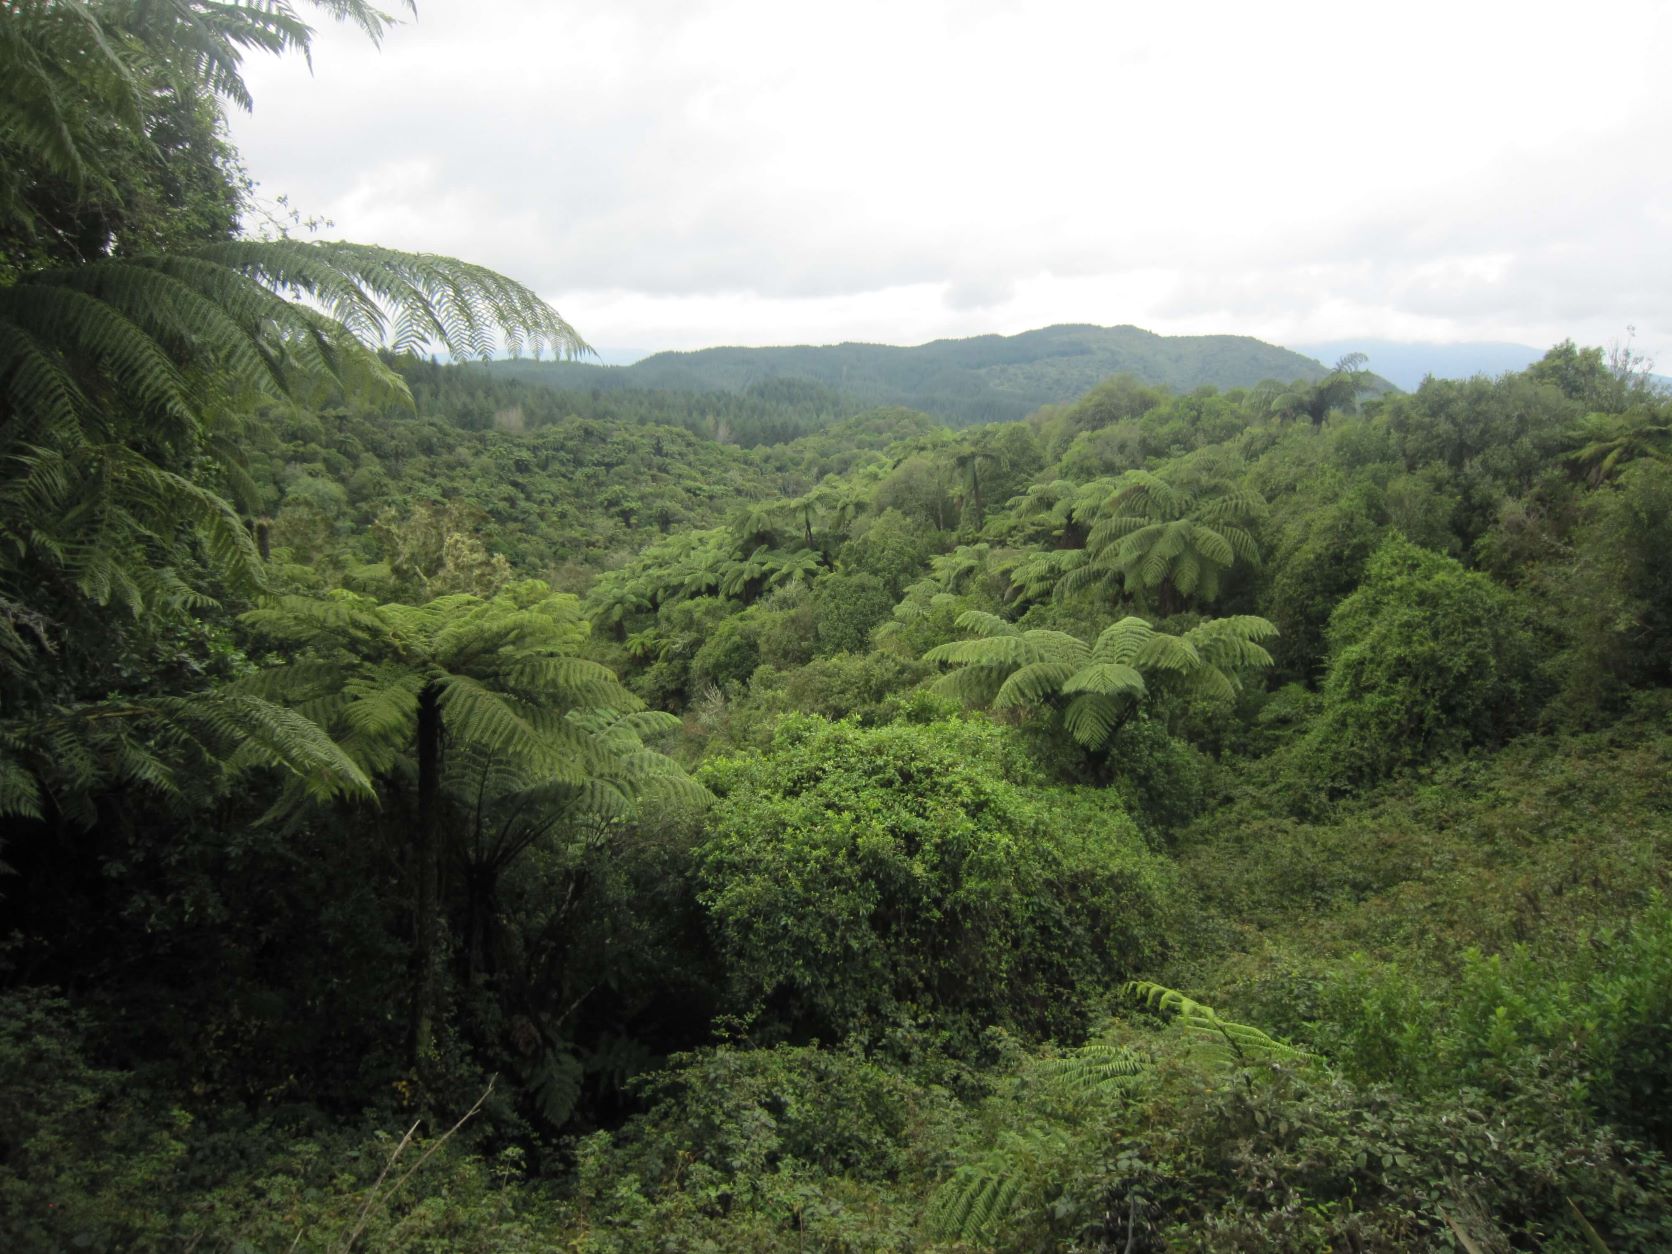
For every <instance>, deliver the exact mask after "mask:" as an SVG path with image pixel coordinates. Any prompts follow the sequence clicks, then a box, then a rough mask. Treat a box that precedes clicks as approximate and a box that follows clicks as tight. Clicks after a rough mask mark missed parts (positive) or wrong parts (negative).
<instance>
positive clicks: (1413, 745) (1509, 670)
mask: <svg viewBox="0 0 1672 1254" xmlns="http://www.w3.org/2000/svg"><path fill="white" fill-rule="evenodd" d="M1329 648H1330V660H1329V670H1328V672H1327V674H1326V676H1325V679H1324V688H1323V694H1324V708H1323V712H1322V715H1321V717H1320V718H1319V720H1318V723H1317V725H1316V726H1315V727H1314V729H1313V733H1312V735H1311V737H1310V740H1309V742H1308V745H1307V749H1308V751H1309V753H1310V754H1311V755H1313V756H1314V758H1315V759H1316V761H1317V762H1318V764H1319V765H1320V766H1321V767H1322V770H1323V773H1324V774H1325V775H1326V776H1327V777H1328V778H1330V779H1331V780H1332V781H1333V782H1336V783H1341V784H1347V785H1362V784H1366V783H1371V782H1374V781H1376V780H1378V779H1382V778H1385V777H1387V776H1389V775H1392V774H1395V773H1396V772H1398V771H1400V770H1402V769H1404V768H1407V767H1410V766H1413V765H1415V764H1418V763H1421V762H1427V761H1430V760H1432V759H1434V758H1436V757H1439V756H1441V755H1443V754H1445V753H1448V752H1452V751H1455V750H1459V749H1466V748H1471V747H1474V746H1479V745H1490V744H1496V743H1500V742H1502V741H1504V740H1506V739H1508V738H1509V737H1510V736H1511V735H1513V734H1514V733H1515V732H1516V731H1518V730H1520V729H1521V728H1522V727H1524V726H1525V725H1526V722H1527V719H1528V717H1529V716H1530V714H1531V712H1532V711H1533V709H1534V708H1535V698H1536V695H1537V684H1536V669H1537V652H1536V648H1535V643H1534V640H1533V637H1532V634H1531V632H1530V631H1529V630H1528V629H1527V627H1526V626H1525V614H1524V613H1523V611H1522V609H1521V606H1520V604H1519V603H1518V602H1517V600H1516V598H1515V597H1514V595H1513V594H1512V593H1510V592H1508V591H1507V590H1505V589H1504V588H1501V587H1499V586H1498V585H1497V584H1496V583H1494V582H1493V581H1492V580H1491V579H1490V578H1489V577H1487V576H1485V575H1480V574H1474V573H1471V572H1469V571H1466V570H1464V569H1463V568H1462V567H1461V566H1460V565H1458V563H1457V562H1455V561H1453V560H1452V559H1451V558H1449V557H1444V556H1442V555H1441V554H1438V553H1432V552H1429V551H1427V550H1425V549H1420V548H1418V547H1417V546H1415V545H1413V544H1411V543H1410V542H1409V541H1407V540H1406V539H1404V538H1403V537H1402V536H1399V535H1393V536H1390V537H1389V538H1388V539H1387V540H1385V541H1384V542H1383V543H1382V546H1381V547H1380V548H1379V549H1377V550H1376V553H1375V555H1374V556H1373V557H1372V558H1371V559H1370V562H1369V565H1368V567H1367V568H1366V571H1365V577H1364V582H1363V583H1361V584H1360V585H1359V587H1358V589H1357V590H1356V591H1355V592H1354V593H1353V594H1352V595H1351V596H1349V597H1348V598H1347V599H1346V600H1344V601H1343V602H1342V603H1341V604H1340V605H1339V606H1338V607H1336V610H1335V612H1334V613H1333V614H1332V615H1331V616H1330V624H1329Z"/></svg>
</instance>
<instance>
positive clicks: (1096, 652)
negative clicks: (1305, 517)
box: [923, 611, 1277, 749]
mask: <svg viewBox="0 0 1672 1254" xmlns="http://www.w3.org/2000/svg"><path fill="white" fill-rule="evenodd" d="M958 626H959V627H960V628H961V629H962V630H964V631H966V632H969V633H971V634H972V636H973V637H974V638H973V639H969V640H958V641H953V642H951V643H949V644H943V645H938V646H936V647H935V648H932V649H930V650H929V651H928V652H927V653H925V654H924V655H923V656H924V658H925V660H927V661H930V662H945V663H949V664H951V665H952V666H954V667H956V668H957V669H955V670H952V671H949V672H948V673H947V674H945V675H943V676H942V677H941V678H940V679H939V680H938V681H937V684H936V687H937V690H938V691H940V692H944V693H946V694H947V695H948V696H952V697H955V698H957V699H959V700H961V701H963V702H965V703H966V704H968V705H990V706H992V707H993V708H994V709H1013V708H1018V707H1027V706H1034V707H1047V708H1052V709H1057V710H1060V713H1061V717H1062V720H1063V726H1064V727H1065V728H1066V729H1067V731H1068V733H1069V735H1071V736H1072V737H1074V739H1075V740H1077V741H1078V742H1079V743H1081V744H1082V745H1085V746H1086V747H1087V748H1092V749H1096V748H1100V747H1102V746H1103V745H1105V744H1107V743H1108V741H1109V740H1110V738H1111V737H1112V736H1113V734H1114V733H1115V732H1116V731H1117V730H1118V729H1119V728H1120V726H1121V725H1122V724H1123V723H1124V722H1125V721H1126V719H1128V718H1129V717H1131V715H1132V714H1133V712H1134V711H1136V710H1137V709H1138V708H1139V707H1140V706H1141V705H1142V704H1143V703H1144V702H1145V701H1146V700H1147V699H1148V698H1149V696H1150V689H1151V685H1152V684H1154V683H1156V682H1158V681H1159V682H1166V683H1174V684H1179V685H1182V686H1184V687H1186V688H1189V689H1191V690H1193V691H1195V692H1197V693H1200V694H1203V695H1208V696H1218V697H1222V698H1228V697H1231V696H1234V695H1235V693H1236V691H1237V688H1238V685H1239V684H1240V682H1241V677H1242V675H1243V674H1244V673H1246V672H1249V671H1256V670H1260V669H1264V668H1265V667H1269V666H1270V665H1271V664H1272V659H1271V655H1270V654H1269V653H1267V652H1266V650H1265V649H1263V648H1262V647H1261V646H1260V645H1259V644H1258V643H1256V642H1257V641H1260V640H1268V639H1271V638H1272V637H1273V636H1275V635H1276V634H1277V629H1276V627H1274V626H1273V625H1272V624H1271V623H1269V622H1267V621H1266V620H1265V619H1263V618H1255V617H1253V616H1251V615H1236V616H1232V617H1229V618H1220V619H1207V620H1205V621H1204V622H1201V623H1198V624H1197V625H1196V626H1195V627H1192V628H1191V629H1190V630H1189V631H1187V632H1185V633H1184V634H1183V635H1182V636H1172V635H1168V634H1166V633H1165V632H1159V631H1156V630H1155V628H1154V627H1152V626H1151V625H1150V624H1149V623H1148V622H1147V621H1146V620H1144V619H1142V618H1139V617H1137V616H1136V615H1129V616H1127V617H1126V618H1123V619H1121V620H1120V621H1119V622H1116V623H1113V624H1111V625H1110V626H1108V627H1107V628H1105V629H1104V630H1103V631H1102V632H1101V633H1099V635H1098V637H1097V639H1096V641H1094V642H1093V643H1092V644H1090V645H1087V644H1086V643H1085V642H1084V641H1082V640H1079V639H1076V638H1075V637H1073V636H1071V635H1068V634H1067V633H1065V632H1060V631H1047V630H1039V629H1035V630H1032V631H1023V630H1022V629H1021V628H1019V627H1017V626H1016V625H1015V624H1014V623H1011V622H1008V621H1006V620H1005V619H1003V618H1000V617H999V616H998V615H995V614H988V613H984V612H980V611H969V612H967V613H964V614H962V615H960V616H959V618H958Z"/></svg>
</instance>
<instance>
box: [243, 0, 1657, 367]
mask: <svg viewBox="0 0 1672 1254" xmlns="http://www.w3.org/2000/svg"><path fill="white" fill-rule="evenodd" d="M1595 12H1596V13H1597V17H1596V18H1595V19H1594V20H1592V21H1591V22H1589V23H1586V22H1584V21H1581V20H1580V19H1579V18H1578V17H1577V16H1576V11H1575V10H1573V9H1572V7H1571V6H1569V5H1555V4H1548V5H1540V4H1528V3H1521V4H1514V5H1509V4H1495V3H1477V4H1468V5H1459V4H1455V3H1452V4H1445V5H1441V4H1433V3H1406V4H1400V5H1387V4H1379V5H1351V6H1343V5H1339V4H1314V3H1305V4H1294V3H1291V4H1282V3H1280V4H1277V5H1268V6H1253V5H1246V4H1230V3H1192V4H1190V5H1167V6H1162V5H1151V4H1139V3H1136V2H1135V0H1121V2H1114V0H1100V2H1088V3H1065V2H1059V3H1051V2H1048V0H1034V2H1033V3H1028V4H1025V5H1024V4H1021V3H1012V2H1009V0H980V2H973V3H972V0H891V2H889V3H882V2H879V0H846V2H845V3H843V4H840V5H815V4H795V5H789V4H783V3H781V2H780V0H772V2H767V0H735V2H731V0H690V2H688V3H684V2H677V0H617V2H616V3H613V4H611V5H609V6H607V7H606V6H598V5H595V4H589V5H585V6H583V5H580V4H575V3H570V2H568V0H563V2H561V3H554V2H551V0H426V3H425V4H424V5H422V6H421V14H422V18H421V21H419V22H418V23H417V24H415V25H410V26H406V27H402V28H400V29H398V30H396V31H394V32H393V33H392V34H391V35H390V36H389V38H388V39H387V41H386V43H385V45H384V47H383V49H382V50H381V51H379V50H376V49H374V48H372V47H370V46H369V45H368V44H366V43H365V41H364V40H362V39H360V38H359V37H358V36H357V35H356V34H355V33H354V32H352V31H347V30H335V29H333V30H330V31H327V32H324V33H322V37H321V39H320V41H319V45H318V48H317V50H316V53H315V58H314V62H315V71H314V75H313V76H312V77H311V78H310V77H309V75H308V73H307V71H306V68H305V67H304V66H303V65H302V64H301V62H300V61H297V60H291V61H289V62H252V64H251V66H250V74H249V78H250V81H251V85H252V87H253V88H254V91H255V96H256V112H255V114H254V115H253V116H252V117H249V118H247V119H239V120H238V121H237V123H236V131H235V133H236V137H237V139H238V140H239V142H240V144H241V145H242V146H243V148H244V150H245V153H246V156H247V158H248V160H249V162H250V165H251V168H252V170H253V171H254V172H255V174H256V175H257V177H258V178H260V179H261V180H262V181H263V183H264V185H265V186H266V187H268V188H270V189H272V190H273V191H275V192H280V191H282V192H286V193H288V194H289V195H290V196H291V197H292V198H293V199H294V200H295V202H296V203H297V204H298V205H299V206H300V207H301V208H302V209H303V210H304V211H306V212H314V213H321V214H324V215H326V216H329V217H331V218H332V219H334V221H335V222H336V226H337V233H338V234H341V235H343V236H345V237H349V238H361V239H370V240H377V241H379V242H383V243H388V244H392V245H397V246H403V247H410V248H421V249H430V250H435V251H443V252H450V253H455V254H458V255H462V256H466V257H469V258H470V259H472V260H476V261H480V262H483V263H485V264H488V265H492V266H495V267H496V268H499V269H502V270H505V271H506V272H508V273H511V274H514V275H516V276H518V277H520V278H523V279H525V280H526V281H528V282H530V283H531V284H533V285H534V286H536V287H537V288H538V289H539V290H540V291H541V292H542V294H544V295H546V296H547V297H548V298H549V299H551V300H552V301H553V302H554V303H555V304H557V305H558V307H559V308H561V309H562V310H563V311H564V312H565V314H566V315H568V316H569V317H570V318H571V319H572V320H574V321H575V322H576V323H577V325H579V326H580V327H581V328H582V330H583V331H585V332H586V333H587V334H588V336H589V337H590V338H591V339H593V340H594V341H595V342H598V343H604V344H609V343H619V344H632V345H646V346H654V345H667V346H670V347H690V346H695V345H698V344H706V343H716V342H783V341H784V340H786V339H791V338H803V339H810V340H827V339H832V338H841V337H849V338H864V339H871V340H881V341H889V342H910V341H913V340H917V339H925V338H932V337H934V336H937V335H959V334H972V333H977V332H981V331H990V330H1001V331H1014V330H1021V329H1025V328H1026V327H1028V326H1036V325H1042V324H1045V323H1049V322H1060V321H1096V322H1105V323H1116V322H1133V323H1137V324H1139V325H1143V326H1148V327H1151V328H1152V329H1155V330H1158V331H1175V332H1176V331H1231V332H1246V333H1249V334H1256V335H1260V336H1262V337H1265V338H1274V339H1281V338H1298V337H1301V336H1308V337H1313V338H1326V337H1336V336H1342V335H1352V334H1358V335H1395V334H1408V335H1416V336H1421V337H1426V338H1437V339H1454V338H1471V339H1497V340H1501V339H1524V340H1527V341H1528V342H1531V343H1535V344H1540V343H1546V342H1549V341H1551V340H1554V339H1558V338H1561V337H1562V336H1565V335H1573V336H1575V337H1577V338H1579V339H1581V340H1589V341H1593V342H1602V341H1605V340H1607V339H1609V338H1611V337H1613V336H1616V335H1618V334H1620V333H1621V329H1622V328H1623V327H1624V325H1625V324H1626V323H1627V322H1633V323H1635V324H1636V325H1637V327H1638V328H1639V335H1640V340H1641V342H1642V343H1643V344H1644V345H1645V346H1646V347H1648V348H1649V349H1650V350H1651V351H1654V350H1655V349H1656V348H1657V347H1658V345H1659V344H1661V343H1668V344H1672V283H1668V282H1667V279H1668V278H1672V275H1669V274H1668V273H1667V271H1668V269H1669V267H1672V260H1669V259H1672V247H1669V245H1672V216H1669V214H1668V211H1667V209H1666V206H1667V205H1668V204H1669V203H1672V194H1669V193H1672V169H1669V168H1668V167H1666V166H1665V164H1664V163H1662V162H1660V161H1658V159H1657V158H1656V155H1655V154H1656V147H1655V144H1656V141H1657V139H1658V135H1657V133H1656V129H1655V128H1656V127H1657V126H1658V124H1659V122H1660V119H1663V118H1665V117H1667V116H1669V112H1672V111H1669V108H1668V106H1669V105H1672V78H1668V77H1667V76H1663V75H1661V74H1660V73H1659V72H1658V71H1659V68H1660V67H1659V63H1658V62H1659V56H1658V49H1660V48H1662V47H1664V46H1666V36H1667V35H1668V33H1672V29H1669V28H1672V18H1669V15H1668V11H1667V8H1666V7H1665V6H1662V5H1659V4H1656V3H1650V2H1644V3H1630V4H1627V3H1622V4H1616V5H1610V6H1605V8H1604V9H1599V10H1595ZM1660 355H1661V356H1663V357H1664V356H1667V355H1668V354H1665V353H1661V354H1660Z"/></svg>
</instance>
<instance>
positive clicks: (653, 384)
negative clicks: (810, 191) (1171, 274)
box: [481, 326, 1388, 427]
mask: <svg viewBox="0 0 1672 1254" xmlns="http://www.w3.org/2000/svg"><path fill="white" fill-rule="evenodd" d="M1332 360H1333V359H1332ZM481 368H482V369H485V370H487V371H490V372H491V373H493V374H495V375H499V376H502V377H511V378H517V379H522V380H526V381H528V382H531V383H540V384H543V385H545V386H547V387H552V388H557V389H561V390H566V391H570V392H576V393H585V392H590V391H597V392H600V393H603V394H606V395H607V394H609V393H612V392H624V391H629V390H631V391H634V392H640V391H646V390H648V391H664V392H675V393H685V394H691V393H695V394H699V395H704V396H713V394H716V393H719V394H721V395H732V396H739V397H742V398H744V400H743V401H742V402H738V401H736V400H734V401H732V402H731V403H732V404H742V405H747V402H748V401H750V400H760V401H767V402H770V403H771V404H773V405H774V406H775V407H776V408H777V409H778V410H779V411H780V412H791V413H797V412H808V411H812V412H817V411H818V409H819V407H821V406H824V407H829V406H831V405H832V404H836V403H838V402H845V403H847V404H849V405H852V406H855V407H860V408H863V407H865V406H872V405H901V406H905V407H907V408H909V409H917V410H921V411H923V412H924V413H928V414H933V415H935V416H936V417H937V418H940V419H942V420H943V421H944V422H946V423H947V424H948V425H949V426H954V427H962V426H968V425H970V424H972V423H981V422H1002V421H1011V420H1015V419H1020V418H1023V417H1026V416H1027V415H1028V414H1029V413H1032V412H1033V411H1034V410H1035V409H1038V408H1039V407H1040V406H1041V405H1047V404H1054V403H1058V402H1064V401H1072V400H1074V399H1075V398H1076V397H1078V396H1080V395H1081V394H1082V393H1084V392H1086V391H1088V390H1089V389H1091V388H1092V387H1094V386H1095V385H1096V384H1098V383H1099V382H1101V381H1102V380H1104V379H1107V378H1109V377H1110V376H1112V375H1117V374H1130V375H1132V376H1134V377H1135V378H1137V379H1139V380H1140V381H1142V382H1144V383H1147V384H1153V385H1159V386H1162V387H1165V388H1169V389H1171V390H1173V391H1178V392H1188V391H1192V390H1194V389H1195V388H1198V387H1216V388H1231V387H1252V386H1254V385H1255V384H1257V383H1260V382H1262V381H1264V380H1267V379H1273V380H1278V381H1281V382H1283V383H1294V382H1302V383H1316V382H1317V381H1319V380H1320V379H1323V378H1324V377H1325V376H1326V375H1328V374H1329V371H1328V370H1327V369H1326V368H1324V367H1323V366H1320V365H1319V364H1318V362H1316V361H1313V360H1312V359H1311V358H1307V357H1302V356H1301V355H1300V354H1298V353H1291V352H1289V351H1288V350H1287V349H1282V348H1275V347H1273V346H1272V345H1270V344H1262V343H1261V342H1260V341H1259V340H1255V339H1250V338H1249V337H1248V336H1245V335H1175V336H1165V335H1156V334H1154V333H1153V332H1150V331H1144V330H1141V329H1140V328H1138V327H1093V326H1056V327H1045V328H1043V329H1041V330H1038V331H1026V332H1023V333H1022V334H1020V335H978V336H974V337H972V338H970V339H966V340H936V341H935V342H934V343H932V344H922V345H918V346H917V347H915V348H895V347H891V346H889V345H886V344H833V345H826V346H823V347H816V348H815V347H798V348H705V349H701V350H699V351H697V352H690V353H657V354H655V355H654V356H652V357H647V358H645V359H644V360H643V361H639V362H635V363H634V364H633V365H631V366H596V365H591V364H588V363H584V362H556V363H551V362H548V363H544V364H542V363H539V362H529V361H521V362H518V361H510V362H503V361H502V362H495V363H493V364H492V365H489V366H486V367H481ZM1366 384H1367V386H1369V387H1371V388H1373V389H1374V390H1375V391H1378V392H1380V391H1385V390H1387V386H1388V385H1387V384H1386V383H1385V382H1384V381H1382V380H1380V379H1375V378H1369V379H1367V380H1366ZM600 399H601V398H600ZM707 403H709V404H714V403H716V402H714V401H709V402H707Z"/></svg>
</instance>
